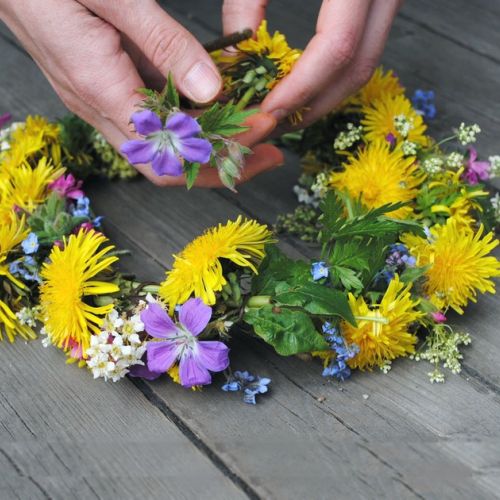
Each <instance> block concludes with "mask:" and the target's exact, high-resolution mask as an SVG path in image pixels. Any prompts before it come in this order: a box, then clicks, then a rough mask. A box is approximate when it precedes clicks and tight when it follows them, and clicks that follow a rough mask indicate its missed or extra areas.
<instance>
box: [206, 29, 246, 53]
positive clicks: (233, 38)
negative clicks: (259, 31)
mask: <svg viewBox="0 0 500 500" xmlns="http://www.w3.org/2000/svg"><path fill="white" fill-rule="evenodd" d="M252 35H253V31H252V30H251V29H250V28H246V29H244V30H243V31H235V32H234V33H231V34H230V35H226V36H221V37H219V38H216V39H215V40H212V41H210V42H207V43H205V44H203V47H204V48H205V50H206V51H207V52H215V51H216V50H220V49H225V48H226V47H231V45H236V44H237V43H240V42H242V41H243V40H248V39H249V38H252Z"/></svg>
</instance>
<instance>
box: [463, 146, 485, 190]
mask: <svg viewBox="0 0 500 500" xmlns="http://www.w3.org/2000/svg"><path fill="white" fill-rule="evenodd" d="M489 173H490V162H489V161H477V151H476V149H475V148H469V160H468V161H467V168H466V170H465V174H464V177H465V179H466V180H467V182H468V183H469V184H477V183H478V182H479V181H480V180H481V181H485V180H487V179H489V177H490V176H489Z"/></svg>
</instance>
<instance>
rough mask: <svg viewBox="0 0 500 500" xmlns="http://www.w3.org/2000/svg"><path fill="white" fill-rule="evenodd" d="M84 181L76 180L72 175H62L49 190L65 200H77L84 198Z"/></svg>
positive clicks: (52, 183) (51, 184) (50, 185)
mask: <svg viewBox="0 0 500 500" xmlns="http://www.w3.org/2000/svg"><path fill="white" fill-rule="evenodd" d="M82 184H83V181H80V180H76V179H75V178H74V177H73V175H72V174H68V175H61V177H58V178H57V179H56V180H55V181H53V182H51V183H50V184H49V189H51V190H52V191H54V192H56V193H57V194H59V195H60V196H62V197H63V198H71V199H72V200H77V199H78V198H81V197H82V196H84V193H83V191H82V190H81V187H82Z"/></svg>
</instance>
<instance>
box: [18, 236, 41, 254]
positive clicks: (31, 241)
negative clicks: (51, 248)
mask: <svg viewBox="0 0 500 500" xmlns="http://www.w3.org/2000/svg"><path fill="white" fill-rule="evenodd" d="M21 246H22V247H23V251H24V253H25V254H26V255H30V254H32V253H35V252H36V251H37V250H38V248H39V247H40V244H39V243H38V237H37V235H36V234H35V233H30V234H28V236H27V237H26V239H25V240H24V241H23V242H22V243H21Z"/></svg>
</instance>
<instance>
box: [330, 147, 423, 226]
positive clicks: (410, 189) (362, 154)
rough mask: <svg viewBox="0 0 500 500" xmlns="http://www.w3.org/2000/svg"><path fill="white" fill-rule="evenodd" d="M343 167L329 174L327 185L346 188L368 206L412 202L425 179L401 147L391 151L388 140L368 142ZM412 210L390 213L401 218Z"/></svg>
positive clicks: (341, 188) (412, 158)
mask: <svg viewBox="0 0 500 500" xmlns="http://www.w3.org/2000/svg"><path fill="white" fill-rule="evenodd" d="M343 166H344V170H343V171H342V172H333V173H332V174H331V176H330V185H331V186H332V187H334V188H335V189H338V190H339V191H347V192H348V193H349V195H350V196H351V197H352V198H354V199H358V198H359V199H360V200H361V202H362V203H363V205H365V206H367V207H368V208H377V207H380V206H382V205H385V204H387V203H396V202H398V201H402V202H408V201H412V200H414V199H415V198H416V197H417V194H418V187H419V186H420V184H421V183H422V181H423V180H424V176H423V175H422V174H420V173H419V172H420V171H419V169H418V165H417V164H416V162H415V158H414V157H408V158H405V157H404V155H403V152H402V151H401V149H399V148H397V149H394V150H391V146H390V145H389V144H388V143H387V141H382V140H380V139H378V140H376V141H375V142H370V143H368V144H367V146H366V147H365V148H364V149H360V150H359V151H358V153H357V155H356V156H351V157H349V159H348V161H347V162H346V163H344V165H343ZM367 179H369V181H368V182H367ZM411 213H412V208H411V207H408V206H406V207H402V208H400V209H398V210H396V211H395V212H392V214H391V216H392V217H395V218H400V219H404V218H405V217H407V216H408V215H410V214H411Z"/></svg>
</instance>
